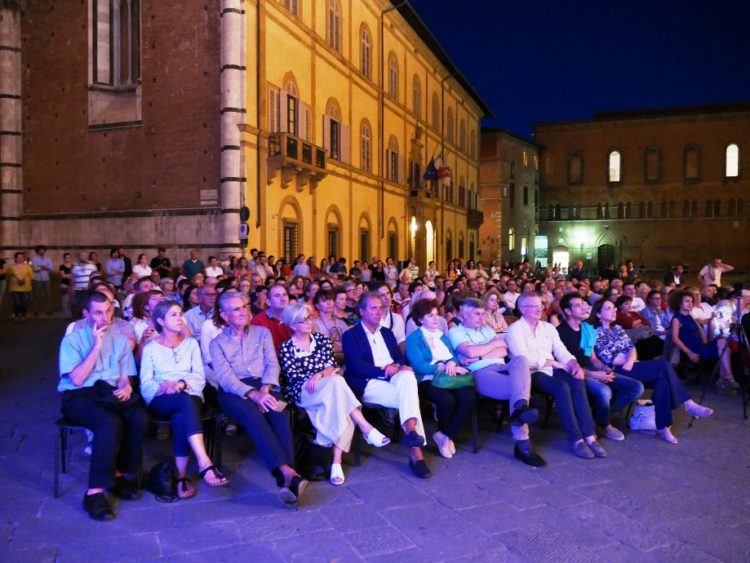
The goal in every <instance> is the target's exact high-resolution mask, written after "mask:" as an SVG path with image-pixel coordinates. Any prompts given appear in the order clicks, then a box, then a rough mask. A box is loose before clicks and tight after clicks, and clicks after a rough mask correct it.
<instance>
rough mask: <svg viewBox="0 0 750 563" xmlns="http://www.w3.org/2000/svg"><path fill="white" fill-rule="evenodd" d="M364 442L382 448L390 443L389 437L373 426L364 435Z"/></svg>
mask: <svg viewBox="0 0 750 563" xmlns="http://www.w3.org/2000/svg"><path fill="white" fill-rule="evenodd" d="M365 442H367V443H368V444H370V445H371V446H375V447H376V448H382V447H383V446H387V445H388V444H390V443H391V439H390V438H388V436H385V435H384V434H383V433H382V432H380V430H378V429H377V428H375V427H374V426H373V427H372V428H371V429H370V431H369V432H368V433H367V434H366V435H365ZM342 482H343V481H342Z"/></svg>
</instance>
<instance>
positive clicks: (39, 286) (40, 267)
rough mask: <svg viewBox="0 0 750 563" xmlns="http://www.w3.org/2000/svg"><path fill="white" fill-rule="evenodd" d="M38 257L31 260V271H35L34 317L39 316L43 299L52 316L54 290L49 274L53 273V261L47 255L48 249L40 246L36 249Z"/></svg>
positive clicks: (33, 286)
mask: <svg viewBox="0 0 750 563" xmlns="http://www.w3.org/2000/svg"><path fill="white" fill-rule="evenodd" d="M35 251H36V255H35V256H34V257H32V258H31V269H32V270H33V271H34V279H33V280H32V282H31V287H32V289H33V291H34V293H33V303H34V316H35V317H36V316H37V315H39V310H40V309H41V308H42V299H44V305H45V309H46V310H47V315H48V316H51V315H52V288H51V284H50V278H49V273H50V272H51V271H52V260H50V259H49V258H47V257H46V256H45V254H46V253H47V249H46V248H45V247H44V246H42V245H39V246H37V247H36V249H35Z"/></svg>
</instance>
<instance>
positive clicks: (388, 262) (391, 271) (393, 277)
mask: <svg viewBox="0 0 750 563" xmlns="http://www.w3.org/2000/svg"><path fill="white" fill-rule="evenodd" d="M383 273H384V274H385V283H387V284H388V287H390V288H391V290H393V289H396V282H397V280H398V268H396V266H394V265H393V258H391V257H390V256H389V257H388V258H386V259H385V268H383Z"/></svg>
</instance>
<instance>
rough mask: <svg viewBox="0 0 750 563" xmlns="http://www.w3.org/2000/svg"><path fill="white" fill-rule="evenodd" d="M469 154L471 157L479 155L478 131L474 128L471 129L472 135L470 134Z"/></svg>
mask: <svg viewBox="0 0 750 563" xmlns="http://www.w3.org/2000/svg"><path fill="white" fill-rule="evenodd" d="M469 156H470V157H471V158H476V157H477V132H476V131H474V130H473V129H472V130H471V135H470V136H469Z"/></svg>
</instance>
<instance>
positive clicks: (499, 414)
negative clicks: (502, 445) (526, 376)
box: [495, 401, 510, 434]
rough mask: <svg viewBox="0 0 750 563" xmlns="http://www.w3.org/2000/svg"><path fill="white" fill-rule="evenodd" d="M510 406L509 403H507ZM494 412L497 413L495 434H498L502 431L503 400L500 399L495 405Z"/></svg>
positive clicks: (503, 418)
mask: <svg viewBox="0 0 750 563" xmlns="http://www.w3.org/2000/svg"><path fill="white" fill-rule="evenodd" d="M508 406H510V404H509V405H508ZM495 413H497V421H496V423H495V434H500V432H502V431H503V422H504V420H505V402H503V401H500V402H499V403H497V404H496V405H495Z"/></svg>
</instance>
